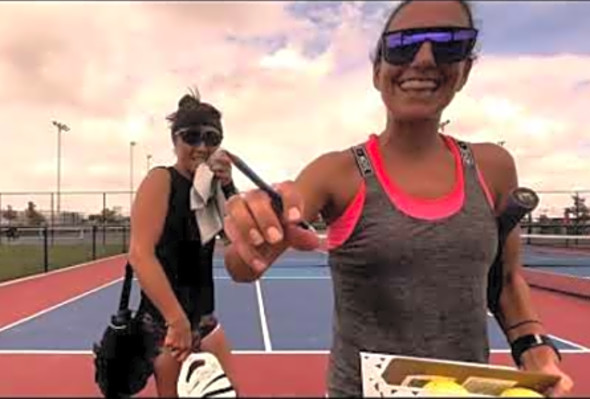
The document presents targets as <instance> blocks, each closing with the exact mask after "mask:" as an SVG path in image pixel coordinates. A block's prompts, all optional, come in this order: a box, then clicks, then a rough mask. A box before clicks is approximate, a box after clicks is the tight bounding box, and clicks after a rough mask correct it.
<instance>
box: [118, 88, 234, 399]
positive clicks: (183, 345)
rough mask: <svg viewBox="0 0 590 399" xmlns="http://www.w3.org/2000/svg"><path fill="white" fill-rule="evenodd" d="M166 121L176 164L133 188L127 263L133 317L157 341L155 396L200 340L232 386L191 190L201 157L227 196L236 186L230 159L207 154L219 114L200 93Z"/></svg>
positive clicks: (210, 245) (164, 392) (171, 392)
mask: <svg viewBox="0 0 590 399" xmlns="http://www.w3.org/2000/svg"><path fill="white" fill-rule="evenodd" d="M168 120H169V121H170V122H171V134H172V142H173V145H174V152H175V154H176V157H177V160H176V163H175V165H174V166H170V167H157V168H154V169H152V170H151V171H150V172H149V173H148V175H147V176H146V178H145V179H144V181H143V182H142V183H141V185H140V187H139V189H138V191H137V194H136V197H135V201H134V204H133V209H132V214H131V237H130V245H129V262H130V264H131V265H132V267H133V269H134V271H135V273H136V275H137V278H138V280H139V284H140V286H141V303H140V305H139V309H138V315H137V317H139V318H140V320H142V325H143V327H144V329H145V331H146V332H148V333H150V334H153V336H154V337H155V342H156V345H157V346H158V347H157V348H155V349H156V352H155V353H157V355H156V357H155V359H154V375H155V379H156V385H157V389H158V394H159V395H160V396H163V397H174V396H177V392H176V383H177V380H178V375H179V372H180V365H181V362H182V361H183V360H184V359H185V358H186V357H187V356H188V354H189V353H190V351H191V349H192V348H194V347H195V346H196V345H197V344H198V345H200V350H202V351H205V352H211V353H213V354H214V355H215V356H216V357H217V358H218V359H219V361H220V362H221V364H222V367H223V368H224V370H225V372H226V373H227V376H228V378H229V379H230V380H231V382H232V383H234V385H235V378H234V375H233V368H232V365H231V354H230V353H231V352H230V347H229V344H228V342H227V340H226V338H225V335H224V332H223V329H222V328H221V325H220V324H219V322H218V321H217V319H216V318H215V315H214V312H215V300H214V299H215V295H214V281H213V253H214V249H215V240H216V238H213V239H212V240H210V241H209V242H207V243H205V244H201V239H200V234H199V228H198V226H197V222H196V218H195V213H194V212H193V211H192V210H191V206H190V195H191V190H192V186H193V177H194V173H195V171H196V169H197V167H198V166H199V165H201V164H202V163H204V162H206V163H207V164H208V165H209V167H210V169H211V171H213V172H214V174H215V176H216V177H217V178H218V179H219V181H220V182H221V184H222V188H223V191H224V194H225V196H226V197H227V198H229V197H230V196H231V195H233V194H235V193H236V190H235V187H234V185H233V182H232V178H231V167H230V161H229V159H228V158H227V156H226V155H224V154H223V152H218V153H216V155H215V157H211V155H212V154H213V153H214V152H215V151H216V150H218V148H219V146H220V144H221V141H222V139H223V128H222V124H221V113H220V112H219V111H218V110H217V109H216V108H215V107H214V106H212V105H210V104H208V103H204V102H201V101H200V100H199V98H198V97H197V96H195V95H185V96H184V97H182V99H181V100H180V102H179V106H178V110H177V111H176V112H175V113H174V114H172V115H170V116H169V117H168ZM213 158H214V159H213ZM164 348H165V349H167V350H162V349H164Z"/></svg>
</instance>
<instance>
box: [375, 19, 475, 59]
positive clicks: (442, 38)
mask: <svg viewBox="0 0 590 399" xmlns="http://www.w3.org/2000/svg"><path fill="white" fill-rule="evenodd" d="M477 34H478V31H477V29H474V28H456V27H436V28H414V29H404V30H398V31H392V32H385V33H384V34H383V36H382V38H381V51H382V55H383V59H384V60H385V61H386V62H387V63H389V64H392V65H405V64H409V63H411V62H412V60H414V57H416V54H418V51H419V50H420V48H421V47H422V45H423V44H424V43H426V42H430V44H431V46H432V53H433V55H434V59H435V61H436V63H437V64H439V65H440V64H451V63H454V62H460V61H463V60H465V59H467V57H469V56H470V55H471V53H472V51H473V48H474V47H475V42H476V39H477Z"/></svg>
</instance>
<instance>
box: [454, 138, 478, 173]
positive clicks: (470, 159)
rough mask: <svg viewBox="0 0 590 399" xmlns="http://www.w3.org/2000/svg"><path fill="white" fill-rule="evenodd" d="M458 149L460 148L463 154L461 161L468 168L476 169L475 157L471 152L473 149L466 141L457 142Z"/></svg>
mask: <svg viewBox="0 0 590 399" xmlns="http://www.w3.org/2000/svg"><path fill="white" fill-rule="evenodd" d="M455 142H456V143H457V147H459V153H460V154H461V159H462V160H463V163H464V164H465V165H466V166H469V167H475V157H474V156H473V151H471V147H470V146H469V144H467V143H466V142H464V141H461V140H456V139H455Z"/></svg>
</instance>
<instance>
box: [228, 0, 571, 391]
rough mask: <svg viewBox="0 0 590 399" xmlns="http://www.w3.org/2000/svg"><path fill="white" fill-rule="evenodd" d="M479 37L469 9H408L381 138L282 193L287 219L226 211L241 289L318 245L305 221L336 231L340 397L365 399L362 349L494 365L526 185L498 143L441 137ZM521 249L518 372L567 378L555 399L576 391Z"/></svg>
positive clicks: (249, 200)
mask: <svg viewBox="0 0 590 399" xmlns="http://www.w3.org/2000/svg"><path fill="white" fill-rule="evenodd" d="M477 37H478V31H477V29H475V27H474V22H473V15H472V11H471V8H470V5H469V3H468V2H467V1H464V0H449V1H416V0H406V1H403V2H401V3H400V5H398V6H396V8H395V9H394V10H393V12H392V13H391V14H390V17H389V19H388V20H387V23H386V24H385V26H384V27H383V33H382V35H381V36H380V38H379V40H378V45H377V48H376V50H377V51H376V54H375V58H374V61H373V65H372V83H373V86H374V87H375V88H376V89H377V91H378V92H379V94H380V96H381V99H382V101H383V104H384V106H385V108H386V110H385V111H386V124H385V126H384V129H383V131H382V132H381V133H379V134H378V135H377V134H374V135H371V136H370V137H369V138H368V139H365V140H363V141H362V142H359V143H358V145H356V146H354V147H353V148H352V149H345V150H340V151H333V152H329V153H327V154H324V155H321V156H320V157H318V158H317V159H315V160H313V161H312V162H311V163H310V164H309V165H308V166H307V167H305V168H304V170H303V171H302V172H301V173H300V175H299V176H298V178H297V179H296V181H295V182H284V183H281V184H278V185H277V189H278V190H279V191H280V193H281V196H282V198H283V202H284V204H283V205H284V209H285V212H284V214H282V215H276V214H275V212H274V211H273V209H272V207H271V206H269V201H268V198H267V197H266V195H265V194H264V193H261V192H252V193H247V194H246V195H243V196H240V197H237V196H236V197H234V198H232V199H231V200H230V201H229V203H228V206H227V214H228V216H227V217H226V223H225V231H226V232H227V234H228V236H229V238H230V239H231V241H232V243H231V245H230V246H229V247H228V248H227V249H226V251H225V260H226V267H227V269H228V271H229V273H230V275H231V276H232V278H233V279H234V280H236V281H254V280H256V279H258V278H260V277H261V276H262V275H263V274H264V273H265V271H266V270H268V268H269V267H270V265H271V264H272V262H273V261H274V260H276V259H277V258H278V257H279V256H280V254H281V253H282V252H283V251H285V249H287V248H295V249H299V250H313V249H316V248H318V247H319V245H320V241H319V238H318V236H317V235H316V234H315V232H313V231H309V230H304V229H302V228H300V227H298V222H300V221H301V220H302V219H304V220H307V221H310V220H314V219H315V218H316V217H317V215H318V214H321V216H322V217H323V219H324V220H325V221H326V222H327V224H328V250H329V265H330V270H331V275H332V286H333V292H334V315H333V321H332V324H333V329H332V331H333V333H332V348H331V351H330V360H329V363H328V378H327V382H328V384H327V385H328V393H329V395H330V396H347V397H358V396H361V395H362V380H361V375H360V356H359V354H360V352H361V351H368V352H378V353H392V354H398V355H408V356H425V357H433V358H444V359H450V360H466V361H473V362H482V363H483V362H486V361H487V357H488V352H489V348H488V347H487V346H488V341H487V335H486V334H487V331H486V319H487V315H486V301H485V296H486V295H485V294H486V288H487V281H486V280H487V271H488V269H489V267H490V266H491V263H492V261H493V259H494V255H495V251H496V243H497V229H496V224H495V220H494V217H495V216H496V215H499V214H500V213H501V212H502V211H503V207H504V204H505V199H506V197H507V195H508V194H509V193H510V192H511V191H512V190H513V189H514V188H516V187H517V186H518V177H517V173H516V167H515V162H514V159H513V158H512V156H511V154H510V153H509V152H508V151H507V150H506V149H505V148H502V147H501V146H499V145H496V144H492V143H470V144H467V143H463V142H460V141H459V140H456V139H454V138H453V137H451V136H449V135H446V134H443V133H442V132H441V131H440V126H441V115H442V114H443V112H444V110H445V109H446V108H447V107H448V106H449V104H450V103H451V102H452V100H453V98H454V97H455V95H456V94H457V93H458V92H459V91H461V90H462V89H463V87H464V86H465V85H466V84H467V80H468V78H469V76H470V73H471V71H472V69H474V68H475V63H474V58H475V57H474V51H473V50H474V48H475V45H476V41H477ZM506 73H507V74H509V73H510V71H506ZM330 133H332V134H338V131H334V132H330ZM309 134H314V133H313V132H310V133H309ZM520 250H521V248H520V237H519V232H518V229H515V232H514V233H513V234H511V235H510V237H509V238H508V241H507V242H506V245H505V247H504V253H503V255H504V256H503V259H502V260H503V263H504V266H503V271H504V275H503V276H502V281H503V290H502V293H501V298H500V313H501V315H500V318H501V327H502V328H503V330H504V333H505V335H506V338H507V340H508V341H509V342H510V344H511V346H512V347H513V348H515V352H514V353H515V357H514V359H515V362H516V363H517V364H519V366H521V367H522V368H523V369H525V370H532V371H543V372H546V373H551V374H555V375H557V376H559V377H560V379H559V382H558V383H557V384H556V385H555V386H554V387H552V389H551V392H545V394H550V395H552V396H560V395H564V394H566V393H567V392H569V390H570V389H571V388H572V381H571V379H570V378H569V376H568V375H566V374H565V373H564V372H563V371H562V370H561V366H560V364H559V356H558V353H556V352H557V350H556V349H555V347H554V346H553V345H552V344H551V340H550V339H549V337H548V336H547V335H546V334H547V332H546V329H545V328H544V326H543V325H542V323H541V322H540V321H539V317H538V315H537V313H536V311H535V309H534V306H533V303H532V301H531V298H530V296H529V294H528V290H529V288H528V285H527V282H526V280H525V279H524V277H523V273H522V264H521V261H520V257H519V252H520Z"/></svg>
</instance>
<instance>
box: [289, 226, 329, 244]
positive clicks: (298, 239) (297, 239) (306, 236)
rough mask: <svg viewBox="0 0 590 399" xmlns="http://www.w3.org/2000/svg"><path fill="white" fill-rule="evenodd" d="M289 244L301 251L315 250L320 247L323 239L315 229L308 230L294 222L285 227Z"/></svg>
mask: <svg viewBox="0 0 590 399" xmlns="http://www.w3.org/2000/svg"><path fill="white" fill-rule="evenodd" d="M285 234H286V236H287V238H288V241H289V244H290V245H291V246H292V247H293V248H294V249H297V250H300V251H313V250H315V249H318V248H320V246H321V240H320V237H319V236H318V235H317V233H316V232H315V231H313V230H306V229H303V228H301V227H298V226H296V225H293V224H289V225H287V226H286V227H285Z"/></svg>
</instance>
